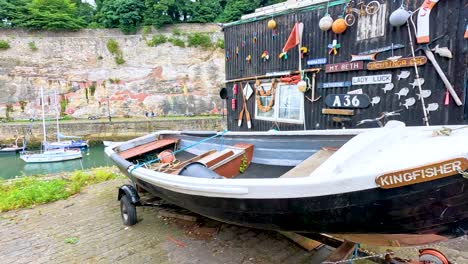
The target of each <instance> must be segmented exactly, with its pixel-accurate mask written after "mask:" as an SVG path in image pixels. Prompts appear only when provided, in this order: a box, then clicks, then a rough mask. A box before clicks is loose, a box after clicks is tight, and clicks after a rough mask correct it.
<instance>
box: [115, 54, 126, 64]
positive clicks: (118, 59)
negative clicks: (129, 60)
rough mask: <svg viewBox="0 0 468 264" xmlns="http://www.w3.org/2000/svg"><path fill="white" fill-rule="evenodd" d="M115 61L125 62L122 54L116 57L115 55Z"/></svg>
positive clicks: (118, 62)
mask: <svg viewBox="0 0 468 264" xmlns="http://www.w3.org/2000/svg"><path fill="white" fill-rule="evenodd" d="M114 59H115V63H117V64H118V65H121V64H124V63H125V60H124V58H123V57H122V55H120V56H118V57H115V58H114Z"/></svg>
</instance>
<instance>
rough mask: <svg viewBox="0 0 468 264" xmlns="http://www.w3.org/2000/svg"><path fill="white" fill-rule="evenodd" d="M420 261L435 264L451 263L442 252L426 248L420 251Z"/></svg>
mask: <svg viewBox="0 0 468 264" xmlns="http://www.w3.org/2000/svg"><path fill="white" fill-rule="evenodd" d="M419 262H420V263H434V264H449V261H448V259H447V257H446V256H444V254H442V252H440V251H438V250H435V249H432V248H426V249H422V250H420V251H419Z"/></svg>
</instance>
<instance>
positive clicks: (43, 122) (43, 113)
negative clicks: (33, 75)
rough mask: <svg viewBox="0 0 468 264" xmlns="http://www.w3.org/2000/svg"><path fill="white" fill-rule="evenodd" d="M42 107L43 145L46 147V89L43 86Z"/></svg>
mask: <svg viewBox="0 0 468 264" xmlns="http://www.w3.org/2000/svg"><path fill="white" fill-rule="evenodd" d="M41 106H42V133H43V134H44V141H43V143H42V145H43V146H45V144H46V142H47V135H46V125H45V110H44V87H42V86H41Z"/></svg>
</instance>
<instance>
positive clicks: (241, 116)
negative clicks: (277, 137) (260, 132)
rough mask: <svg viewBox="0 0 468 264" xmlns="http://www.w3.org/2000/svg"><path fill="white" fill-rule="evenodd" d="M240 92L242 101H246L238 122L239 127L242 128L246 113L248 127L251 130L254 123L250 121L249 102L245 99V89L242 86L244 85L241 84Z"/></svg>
mask: <svg viewBox="0 0 468 264" xmlns="http://www.w3.org/2000/svg"><path fill="white" fill-rule="evenodd" d="M240 90H241V92H242V99H243V101H244V105H243V106H242V110H241V111H240V113H239V121H238V122H237V126H239V127H241V126H242V119H243V118H244V112H245V119H246V120H247V127H248V128H249V129H251V128H252V122H251V121H250V113H249V109H247V100H246V99H245V94H244V87H243V86H242V83H241V84H240Z"/></svg>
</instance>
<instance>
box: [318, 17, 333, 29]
mask: <svg viewBox="0 0 468 264" xmlns="http://www.w3.org/2000/svg"><path fill="white" fill-rule="evenodd" d="M332 25H333V18H332V17H331V16H330V14H326V15H325V16H324V17H322V18H321V19H320V21H319V28H320V29H321V30H323V31H328V30H330V28H331V27H332Z"/></svg>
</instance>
